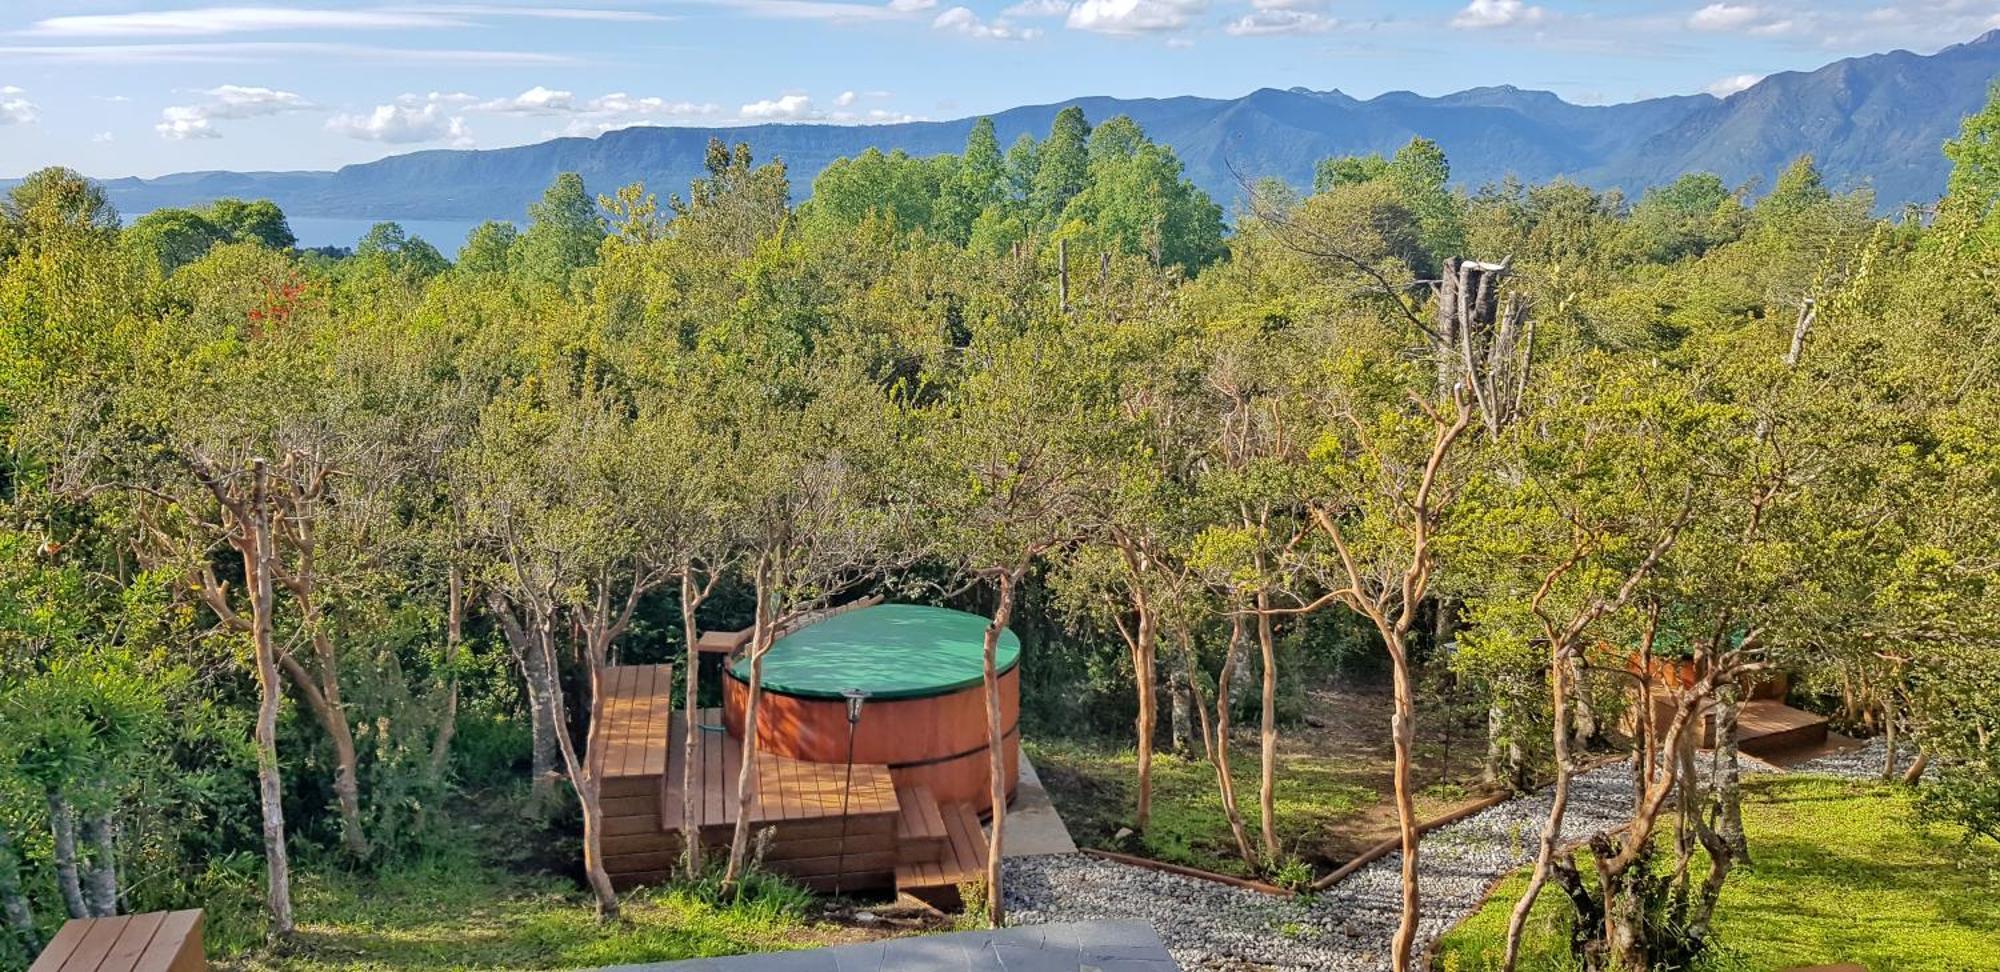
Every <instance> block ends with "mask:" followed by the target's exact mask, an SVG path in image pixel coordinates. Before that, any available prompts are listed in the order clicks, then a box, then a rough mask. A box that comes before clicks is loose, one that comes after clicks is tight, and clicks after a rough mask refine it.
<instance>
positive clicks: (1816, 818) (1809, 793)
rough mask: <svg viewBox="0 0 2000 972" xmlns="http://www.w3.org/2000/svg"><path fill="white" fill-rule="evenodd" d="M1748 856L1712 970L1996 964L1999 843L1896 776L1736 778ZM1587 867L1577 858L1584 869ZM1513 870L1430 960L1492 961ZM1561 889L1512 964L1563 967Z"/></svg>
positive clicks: (1723, 916) (1516, 885) (1954, 968)
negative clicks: (1964, 838) (1963, 827)
mask: <svg viewBox="0 0 2000 972" xmlns="http://www.w3.org/2000/svg"><path fill="white" fill-rule="evenodd" d="M1743 824H1744V829H1745V830H1746V831H1747V832H1748V834H1749V837H1750V853H1751V855H1752V856H1753V857H1754V858H1755V859H1756V863H1755V865H1754V866H1751V867H1743V868H1738V869H1737V870H1736V871H1735V872H1734V873H1732V874H1731V875H1730V876H1729V883H1728V885H1727V886H1726V887H1725V888H1724V889H1723V895H1722V902H1721V904H1720V905H1719V906H1718V908H1717V917H1716V930H1717V933H1718V935H1719V936H1720V938H1721V940H1722V944H1723V946H1724V949H1725V952H1726V954H1724V955H1722V956H1720V957H1719V958H1718V961H1717V962H1716V965H1717V967H1718V968H1723V969H1743V970H1770V969H1784V968H1790V967H1792V966H1797V965H1819V964H1828V963H1834V962H1858V963H1860V964H1861V965H1863V966H1865V967H1867V968H1868V969H1870V970H1871V972H1917V970H1951V972H1960V970H1973V969H1992V968H1996V967H2000V845H1995V844H1994V843H1993V842H1991V841H1985V842H1983V843H1976V844H1971V845H1967V844H1963V843H1961V842H1960V840H1959V835H1958V834H1956V833H1953V832H1950V831H1948V830H1944V829H1937V828H1924V827H1921V826H1919V825H1917V824H1916V823H1915V822H1914V821H1913V819H1912V817H1911V814H1910V805H1909V797H1908V794H1907V793H1905V792H1904V791H1902V790H1901V789H1900V788H1898V787H1890V786H1884V785H1881V784H1874V783H1862V782H1855V781H1850V780H1838V779H1828V778H1821V777H1762V778H1753V779H1751V780H1748V781H1746V783H1745V790H1744V804H1743ZM1586 870H1587V867H1586ZM1525 884H1526V875H1525V873H1523V874H1520V875H1516V876H1515V877H1512V878H1509V879H1508V880H1507V881H1505V882H1503V883H1502V884H1501V886H1500V887H1499V888H1498V889H1497V890H1495V892H1494V893H1493V896H1492V898H1491V900H1489V901H1488V902H1487V905H1486V907H1485V908H1483V909H1481V910H1480V912H1479V913H1478V914H1477V915H1474V916H1473V917H1472V918H1470V919H1468V920H1467V921H1466V922H1465V923H1464V924H1463V925H1461V926H1459V927H1458V928H1457V929H1455V930H1453V931H1452V932H1451V933H1450V934H1449V935H1447V936H1446V937H1445V938H1444V940H1443V941H1442V942H1440V943H1439V947H1438V966H1437V967H1438V968H1440V969H1445V970H1450V972H1475V970H1483V969H1494V968H1499V963H1498V961H1497V957H1498V955H1499V954H1500V951H1501V946H1502V942H1503V939H1504V936H1505V934H1506V927H1507V913H1508V910H1509V909H1510V908H1511V907H1512V905H1513V902H1514V900H1515V899H1516V898H1517V897H1518V896H1519V894H1520V892H1521V889H1522V888H1523V887H1524V886H1525ZM1567 910H1568V908H1567V904H1566V903H1565V902H1563V901H1562V900H1561V895H1560V894H1557V893H1554V892H1549V893H1544V894H1543V895H1542V897H1541V899H1540V900H1539V901H1538V902H1537V903H1536V907H1535V912H1534V915H1535V918H1534V920H1533V922H1532V923H1531V924H1530V926H1529V927H1530V933H1529V938H1530V940H1529V943H1528V945H1527V946H1526V949H1525V952H1526V954H1527V956H1529V958H1528V960H1527V961H1524V962H1523V963H1522V965H1523V967H1524V968H1535V969H1561V968H1563V967H1565V964H1566V963H1565V961H1564V960H1565V959H1566V958H1567V955H1566V953H1564V952H1563V947H1564V946H1563V940H1564V939H1563V936H1562V934H1561V928H1560V927H1559V926H1558V922H1559V921H1561V920H1563V918H1562V913H1563V912H1566V911H1567Z"/></svg>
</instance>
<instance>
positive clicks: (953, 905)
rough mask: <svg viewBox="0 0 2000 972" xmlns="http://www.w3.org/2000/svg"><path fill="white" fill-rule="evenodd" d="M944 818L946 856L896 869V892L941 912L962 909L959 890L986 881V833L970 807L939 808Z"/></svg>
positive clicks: (961, 804) (953, 804)
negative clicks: (976, 882)
mask: <svg viewBox="0 0 2000 972" xmlns="http://www.w3.org/2000/svg"><path fill="white" fill-rule="evenodd" d="M939 812H940V814H941V815H942V816H943V817H944V825H945V833H946V841H945V851H946V852H945V853H944V854H943V855H942V856H940V857H939V858H938V859H937V860H935V861H918V862H914V863H909V864H903V865H901V866H898V867H897V868H896V890H897V891H898V892H900V893H902V894H907V895H909V896H911V897H913V898H916V899H917V900H919V901H922V902H924V903H925V904H928V905H930V906H932V907H934V908H937V909H940V910H943V911H957V910H958V909H959V908H961V907H963V906H964V901H963V899H962V896H961V895H960V894H959V890H958V889H959V886H960V885H963V884H968V883H971V882H975V881H982V880H985V878H986V831H985V829H984V828H983V827H981V826H980V825H979V812H978V811H977V810H974V809H973V808H972V804H970V803H950V804H946V805H945V806H943V807H940V808H939Z"/></svg>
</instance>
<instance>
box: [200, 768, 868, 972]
mask: <svg viewBox="0 0 2000 972" xmlns="http://www.w3.org/2000/svg"><path fill="white" fill-rule="evenodd" d="M478 796H479V798H478V799H474V798H472V797H471V796H468V798H467V799H466V800H464V801H462V803H461V805H460V806H459V810H460V813H459V815H458V816H456V817H455V818H454V824H453V825H452V827H451V828H450V829H448V830H446V831H444V832H441V833H438V834H436V835H435V836H434V837H433V838H431V839H429V841H428V847H429V849H428V850H427V851H426V852H425V853H424V854H423V855H422V856H421V857H420V858H418V859H416V860H413V861H409V862H404V863H397V864H391V865H387V866H385V867H383V868H381V869H380V870H379V871H377V872H376V873H372V874H363V873H351V872H348V871H345V870H342V869H340V868H338V867H333V866H328V865H326V864H325V863H323V862H322V861H321V860H320V859H319V858H320V855H318V854H312V855H307V859H305V860H300V861H298V863H297V865H296V868H295V870H294V872H293V882H292V902H293V907H294V910H295V912H296V915H297V921H298V933H297V935H296V937H295V938H294V939H293V941H292V942H290V943H288V944H287V945H285V946H284V947H283V948H280V949H272V948H267V947H265V946H264V945H262V944H261V943H260V941H259V939H260V936H261V934H262V931H263V917H264V916H263V912H262V910H261V907H260V906H259V900H260V899H259V897H258V895H259V894H260V893H261V888H260V887H256V886H251V887H245V888H241V889H235V892H236V893H232V894H229V895H226V896H217V897H216V898H215V899H214V900H211V901H210V902H209V903H208V904H209V911H210V916H209V928H208V935H207V939H208V946H209V951H210V955H211V959H212V962H213V964H214V967H215V968H217V969H221V970H238V972H252V970H255V972H267V970H268V972H280V970H282V972H318V970H330V969H358V970H387V969H396V970H414V972H445V970H456V969H570V968H591V967H597V966H605V965H618V964H626V963H636V962H662V961H669V960H673V959H685V958H705V957H713V956H721V955H738V954H743V953H746V952H765V951H778V950H783V949H795V948H815V947H818V946H822V945H836V944H843V943H848V942H855V941H862V940H866V939H869V938H878V937H881V936H882V935H884V934H887V933H889V931H888V930H887V929H881V930H876V929H858V928H852V927H847V926H844V925H841V924H837V923H835V922H833V921H830V920H826V919H825V918H823V917H822V916H823V915H824V914H825V912H824V910H823V908H822V905H821V903H820V902H819V901H818V900H817V899H815V898H813V897H812V896H811V895H809V894H807V893H806V892H805V891H803V890H800V889H799V888H797V887H796V886H794V885H790V884H787V883H784V882H782V881H778V880H775V879H772V878H769V877H766V876H763V875H757V876H755V877H754V878H753V880H752V881H751V882H750V883H749V884H748V885H746V888H747V893H746V896H745V900H744V901H743V902H741V903H738V904H732V905H723V904H719V903H717V901H716V900H715V896H714V882H708V883H707V884H704V885H690V886H687V887H673V888H655V889H643V890H639V891H634V892H632V893H630V894H628V895H626V896H625V897H624V899H623V902H622V909H621V912H622V913H621V917H620V920H619V921H618V922H616V923H614V924H610V925H600V924H598V922H597V919H596V916H595V912H594V909H593V907H592V900H591V897H590V895H589V894H588V893H587V892H585V891H584V890H583V888H582V887H581V886H580V885H579V884H578V882H577V881H576V880H574V879H573V878H571V877H567V876H564V875H561V874H556V873H551V870H552V869H566V868H568V867H569V866H571V862H572V861H574V860H575V856H574V855H575V852H576V839H575V837H574V834H573V832H572V829H571V828H572V827H573V826H574V825H573V824H570V825H565V824H561V823H556V824H551V825H549V826H547V827H540V826H536V825H532V824H529V823H528V822H526V821H525V820H523V819H522V818H521V817H520V815H519V814H518V812H516V809H515V808H516V807H518V805H519V803H520V800H519V799H518V797H519V794H514V793H506V792H502V793H490V794H482V795H478ZM257 883H258V884H261V879H259V881H258V882H257ZM225 898H226V901H225Z"/></svg>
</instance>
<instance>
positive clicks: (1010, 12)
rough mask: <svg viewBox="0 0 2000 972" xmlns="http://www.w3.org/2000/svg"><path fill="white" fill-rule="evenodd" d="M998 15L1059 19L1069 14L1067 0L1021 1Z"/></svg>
mask: <svg viewBox="0 0 2000 972" xmlns="http://www.w3.org/2000/svg"><path fill="white" fill-rule="evenodd" d="M1000 13H1001V15H1002V16H1006V17H1061V16H1063V15H1064V14H1067V13H1069V0H1021V2H1020V3H1017V4H1015V5H1013V6H1011V7H1008V8H1007V9H1005V10H1002V11H1000Z"/></svg>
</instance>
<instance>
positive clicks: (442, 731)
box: [430, 566, 465, 790]
mask: <svg viewBox="0 0 2000 972" xmlns="http://www.w3.org/2000/svg"><path fill="white" fill-rule="evenodd" d="M464 642H465V578H464V576H463V573H462V572H461V571H460V570H459V568H458V567H457V566H453V567H452V568H451V571H450V574H449V576H448V577H447V578H446V582H445V619H444V669H445V676H444V678H445V682H444V712H443V713H441V714H440V715H439V716H438V726H437V734H436V735H435V736H432V737H431V770H430V771H431V786H432V787H434V788H437V789H440V790H442V789H443V787H444V779H445V771H446V770H447V769H448V768H450V766H451V740H452V737H453V736H456V735H458V655H459V649H460V646H461V645H463V644H464Z"/></svg>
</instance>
